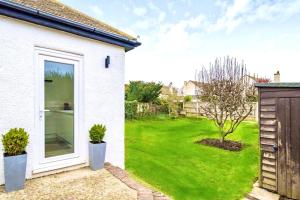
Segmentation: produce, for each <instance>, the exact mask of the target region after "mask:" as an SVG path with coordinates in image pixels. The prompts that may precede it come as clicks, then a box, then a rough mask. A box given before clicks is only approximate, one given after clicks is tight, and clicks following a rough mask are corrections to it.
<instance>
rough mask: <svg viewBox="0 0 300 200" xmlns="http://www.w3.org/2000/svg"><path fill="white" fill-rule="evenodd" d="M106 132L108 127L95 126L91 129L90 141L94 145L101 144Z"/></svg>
mask: <svg viewBox="0 0 300 200" xmlns="http://www.w3.org/2000/svg"><path fill="white" fill-rule="evenodd" d="M105 132H106V127H105V126H104V125H102V124H95V125H94V126H92V128H91V129H90V131H89V133H90V140H91V142H92V143H95V144H96V143H101V142H102V140H103V138H104V135H105Z"/></svg>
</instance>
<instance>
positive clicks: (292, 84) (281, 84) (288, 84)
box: [255, 82, 300, 88]
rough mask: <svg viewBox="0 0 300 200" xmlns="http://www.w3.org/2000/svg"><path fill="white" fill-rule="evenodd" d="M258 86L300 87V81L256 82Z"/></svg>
mask: <svg viewBox="0 0 300 200" xmlns="http://www.w3.org/2000/svg"><path fill="white" fill-rule="evenodd" d="M255 87H258V88H300V82H279V83H255Z"/></svg>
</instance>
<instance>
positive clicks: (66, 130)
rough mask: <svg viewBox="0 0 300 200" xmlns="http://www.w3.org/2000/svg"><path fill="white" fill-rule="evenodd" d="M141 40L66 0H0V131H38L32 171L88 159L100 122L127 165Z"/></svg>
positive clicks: (112, 154)
mask: <svg viewBox="0 0 300 200" xmlns="http://www.w3.org/2000/svg"><path fill="white" fill-rule="evenodd" d="M139 45H140V43H139V42H138V41H137V40H136V39H135V38H134V37H131V36H130V35H127V34H125V33H123V32H122V31H119V30H117V29H115V28H113V27H111V26H109V25H107V24H105V23H102V22H100V21H98V20H95V19H93V18H91V17H89V16H87V15H85V14H83V13H80V12H78V11H76V10H74V9H72V8H70V7H68V6H66V5H63V4H61V3H59V1H55V0H12V1H5V0H0V134H5V133H6V132H7V131H8V130H9V129H10V128H15V127H21V128H25V130H26V131H27V132H28V133H29V134H30V143H29V146H28V147H27V153H28V160H27V172H26V177H27V178H32V177H37V176H39V175H41V174H45V173H52V172H57V171H59V170H68V169H72V168H76V167H80V166H86V165H88V159H89V158H88V141H89V139H88V130H89V129H90V128H91V126H92V125H93V124H95V123H102V124H105V125H106V127H107V133H106V136H105V138H104V139H105V141H106V142H107V152H106V161H107V162H111V163H112V164H113V165H116V166H119V167H121V168H123V167H124V60H125V53H126V52H127V51H129V50H132V49H134V48H135V47H137V46H139ZM0 149H1V150H0V151H1V152H0V183H3V182H4V177H3V152H2V148H0Z"/></svg>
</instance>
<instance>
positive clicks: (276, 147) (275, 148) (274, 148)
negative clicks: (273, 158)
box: [272, 144, 278, 153]
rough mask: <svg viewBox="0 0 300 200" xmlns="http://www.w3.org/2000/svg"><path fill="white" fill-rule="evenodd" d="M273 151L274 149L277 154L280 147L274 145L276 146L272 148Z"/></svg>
mask: <svg viewBox="0 0 300 200" xmlns="http://www.w3.org/2000/svg"><path fill="white" fill-rule="evenodd" d="M272 149H273V152H274V153H275V152H277V151H278V146H277V145H276V144H274V145H273V146H272Z"/></svg>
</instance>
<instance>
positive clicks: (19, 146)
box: [2, 128, 29, 156]
mask: <svg viewBox="0 0 300 200" xmlns="http://www.w3.org/2000/svg"><path fill="white" fill-rule="evenodd" d="M28 138H29V135H28V133H27V132H26V131H25V130H24V129H23V128H13V129H10V130H9V131H8V132H7V133H6V134H5V135H2V144H3V147H4V152H5V153H6V154H7V155H8V156H16V155H20V154H22V153H24V152H25V149H26V147H27V144H28Z"/></svg>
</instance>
